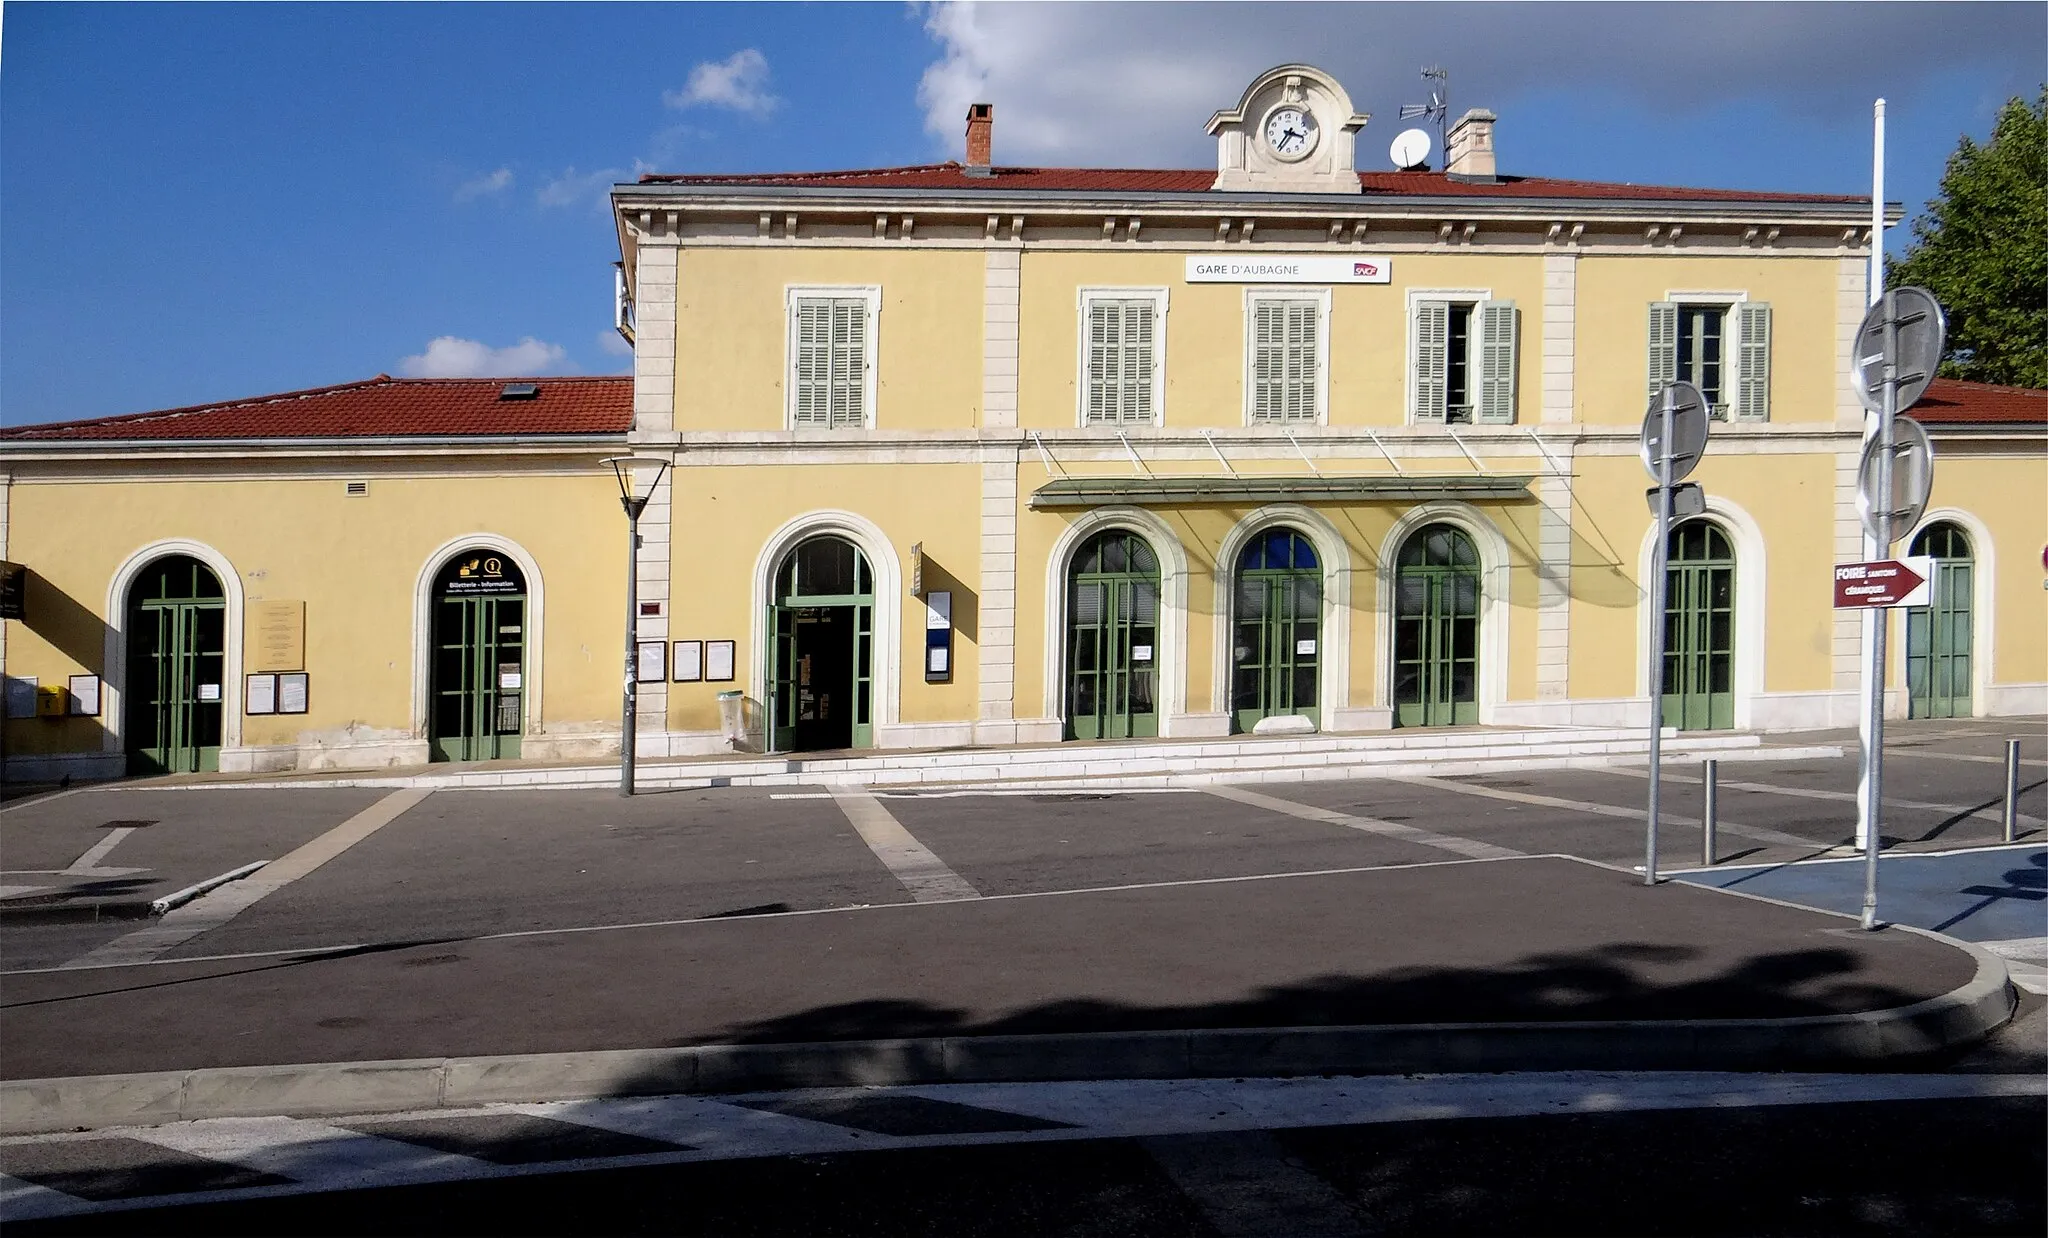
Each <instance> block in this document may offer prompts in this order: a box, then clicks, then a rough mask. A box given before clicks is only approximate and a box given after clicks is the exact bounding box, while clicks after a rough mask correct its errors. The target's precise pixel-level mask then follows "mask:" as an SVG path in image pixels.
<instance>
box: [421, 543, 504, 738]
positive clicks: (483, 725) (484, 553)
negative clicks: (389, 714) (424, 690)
mask: <svg viewBox="0 0 2048 1238" xmlns="http://www.w3.org/2000/svg"><path fill="white" fill-rule="evenodd" d="M526 619H527V616H526V576H525V574H524V573H522V572H521V571H520V570H519V565H518V564H516V563H514V562H513V561H512V560H511V559H510V558H509V557H508V556H506V555H505V554H504V553H503V552H501V551H496V550H465V551H463V552H461V553H460V554H457V555H456V556H455V557H454V558H452V559H449V560H448V561H447V562H446V563H445V564H443V565H442V567H441V570H440V572H439V573H438V574H437V575H436V576H435V578H434V612H433V619H432V633H431V636H430V639H431V640H432V642H433V660H432V661H431V662H430V663H429V669H428V676H429V679H428V702H429V703H428V707H427V739H428V742H429V745H430V747H431V750H432V755H433V759H434V760H436V761H492V760H499V759H502V758H508V757H516V756H518V755H519V736H520V733H521V732H522V731H523V730H524V729H525V708H526V706H525V702H526V663H527V658H526Z"/></svg>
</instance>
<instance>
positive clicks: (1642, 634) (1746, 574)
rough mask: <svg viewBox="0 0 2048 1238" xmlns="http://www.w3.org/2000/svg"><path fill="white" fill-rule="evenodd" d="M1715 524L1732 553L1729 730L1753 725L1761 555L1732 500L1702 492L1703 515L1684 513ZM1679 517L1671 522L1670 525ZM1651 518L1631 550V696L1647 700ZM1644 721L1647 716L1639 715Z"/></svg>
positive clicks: (1762, 634) (1759, 688) (1745, 516)
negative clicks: (1633, 572) (1732, 699)
mask: <svg viewBox="0 0 2048 1238" xmlns="http://www.w3.org/2000/svg"><path fill="white" fill-rule="evenodd" d="M1689 519H1695V520H1701V519H1703V520H1708V521H1711V522H1713V523H1714V524H1716V525H1719V526H1720V528H1721V531H1722V532H1723V533H1726V534H1727V535H1728V541H1729V543H1730V544H1731V545H1732V546H1733V548H1734V551H1735V653H1734V659H1735V665H1734V667H1733V668H1732V672H1731V674H1730V677H1729V685H1730V687H1731V688H1732V690H1733V692H1734V696H1735V729H1736V730H1738V731H1746V730H1749V729H1751V728H1752V727H1754V726H1755V725H1757V724H1756V723H1755V721H1754V720H1753V718H1752V716H1751V715H1752V712H1753V710H1754V709H1755V706H1756V701H1757V698H1758V697H1760V696H1761V695H1762V694H1763V690H1764V655H1765V644H1766V633H1767V630H1768V625H1767V622H1766V620H1767V618H1768V616H1769V614H1770V611H1769V609H1768V607H1767V606H1766V605H1765V597H1764V583H1765V580H1766V577H1767V573H1766V571H1765V567H1766V555H1765V553H1764V534H1763V529H1762V528H1761V527H1759V526H1758V524H1757V522H1756V520H1755V518H1753V517H1752V516H1751V515H1750V514H1749V513H1748V512H1747V511H1745V510H1743V508H1742V507H1741V506H1739V505H1738V504H1735V503H1732V502H1730V501H1729V500H1727V499H1724V498H1721V497H1719V496H1718V495H1712V494H1710V495H1708V496H1707V510H1706V514H1705V515H1704V516H1695V517H1689ZM1683 523H1685V521H1682V520H1681V521H1673V522H1672V524H1671V527H1672V528H1674V529H1676V528H1677V527H1678V526H1679V525H1680V524H1683ZM1656 548H1657V522H1656V521H1655V520H1652V521H1650V523H1649V526H1648V527H1647V528H1645V529H1644V530H1643V538H1642V543H1641V544H1640V545H1639V546H1638V547H1637V550H1636V695H1637V696H1639V697H1641V698H1642V699H1644V700H1646V701H1649V700H1652V699H1653V698H1654V697H1655V696H1656V692H1655V690H1654V686H1653V685H1652V683H1651V681H1650V641H1651V626H1650V625H1651V624H1653V623H1656V622H1659V618H1658V617H1657V616H1653V615H1652V614H1651V613H1650V584H1651V573H1652V571H1653V570H1654V567H1655V563H1656V560H1655V555H1656ZM1644 722H1645V724H1647V723H1648V719H1647V718H1646V719H1644Z"/></svg>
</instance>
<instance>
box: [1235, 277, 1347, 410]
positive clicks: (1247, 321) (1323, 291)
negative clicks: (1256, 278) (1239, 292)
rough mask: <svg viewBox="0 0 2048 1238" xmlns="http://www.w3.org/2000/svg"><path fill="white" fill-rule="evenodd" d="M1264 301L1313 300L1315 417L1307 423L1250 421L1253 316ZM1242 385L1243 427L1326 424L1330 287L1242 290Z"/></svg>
mask: <svg viewBox="0 0 2048 1238" xmlns="http://www.w3.org/2000/svg"><path fill="white" fill-rule="evenodd" d="M1264 301H1313V302H1315V303H1316V415H1315V417H1314V418H1313V419H1311V420H1309V421H1258V420H1256V419H1254V418H1253V416H1252V412H1253V405H1254V403H1255V393H1256V386H1255V384H1254V383H1253V381H1252V374H1253V371H1254V369H1255V368H1256V358H1257V356H1258V343H1259V341H1258V328H1257V325H1256V320H1255V314H1256V311H1257V309H1258V306H1259V304H1260V303H1261V302H1264ZM1239 381H1240V383H1241V384H1242V388H1241V389H1242V391H1243V400H1242V403H1243V405H1244V422H1243V424H1244V425H1245V426H1246V427H1247V428H1257V427H1273V428H1276V429H1282V430H1284V429H1287V428H1289V427H1296V426H1323V425H1328V424H1329V421H1330V287H1329V285H1327V284H1323V285H1320V286H1316V287H1308V286H1297V285H1290V284H1274V285H1263V284H1261V285H1253V286H1251V287H1247V288H1246V289H1245V290H1244V368H1243V370H1242V373H1241V375H1240V379H1239Z"/></svg>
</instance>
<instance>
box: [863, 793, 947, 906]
mask: <svg viewBox="0 0 2048 1238" xmlns="http://www.w3.org/2000/svg"><path fill="white" fill-rule="evenodd" d="M832 798H833V800H834V801H835V802H837V803H838V805H839V810H840V811H841V812H843V813H845V814H846V819H847V820H848V821H851V822H852V823H853V828H854V830H855V831H856V832H857V833H859V835H860V840H861V841H862V842H864V843H866V844H867V845H868V850H870V851H872V852H874V853H875V858H876V859H878V860H880V861H881V862H882V865H883V866H884V867H885V868H887V869H888V870H889V871H890V872H891V873H893V874H894V875H895V877H896V880H898V881H900V882H902V883H903V888H904V889H906V890H908V891H910V897H912V898H914V899H916V900H917V901H918V902H920V903H937V902H950V901H952V900H954V899H962V898H980V897H981V891H979V890H977V889H975V888H974V887H973V886H972V885H970V884H968V881H967V879H966V878H965V877H962V876H961V875H960V874H959V873H956V872H954V871H953V870H952V869H950V868H948V867H946V862H945V861H944V860H941V859H940V858H939V857H938V856H936V855H934V854H932V851H931V849H930V848H929V847H926V846H925V845H924V844H923V843H921V842H919V841H917V839H916V838H915V837H913V836H912V835H911V833H910V831H909V830H906V829H904V828H903V823H902V822H901V821H898V820H897V819H896V814H895V813H892V812H890V811H889V810H888V809H887V808H884V807H882V802H881V801H880V800H878V799H876V798H875V797H874V796H873V795H870V794H869V793H868V792H866V791H864V790H861V789H860V788H857V787H847V788H844V789H838V790H834V791H833V792H832Z"/></svg>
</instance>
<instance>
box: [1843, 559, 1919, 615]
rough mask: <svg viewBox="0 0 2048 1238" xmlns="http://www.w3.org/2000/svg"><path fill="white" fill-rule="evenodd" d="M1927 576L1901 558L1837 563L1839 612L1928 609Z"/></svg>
mask: <svg viewBox="0 0 2048 1238" xmlns="http://www.w3.org/2000/svg"><path fill="white" fill-rule="evenodd" d="M1926 583H1927V577H1926V576H1925V575H1922V574H1921V573H1920V572H1917V571H1914V570H1913V568H1912V567H1909V566H1907V565H1906V564H1904V563H1901V562H1899V561H1898V560H1897V559H1879V560H1877V561H1876V562H1874V563H1837V564H1835V609H1836V610H1843V609H1846V608H1851V607H1859V606H1924V605H1926V604H1927V599H1926V597H1925V590H1924V589H1923V588H1922V586H1924V585H1925V584H1926Z"/></svg>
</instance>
